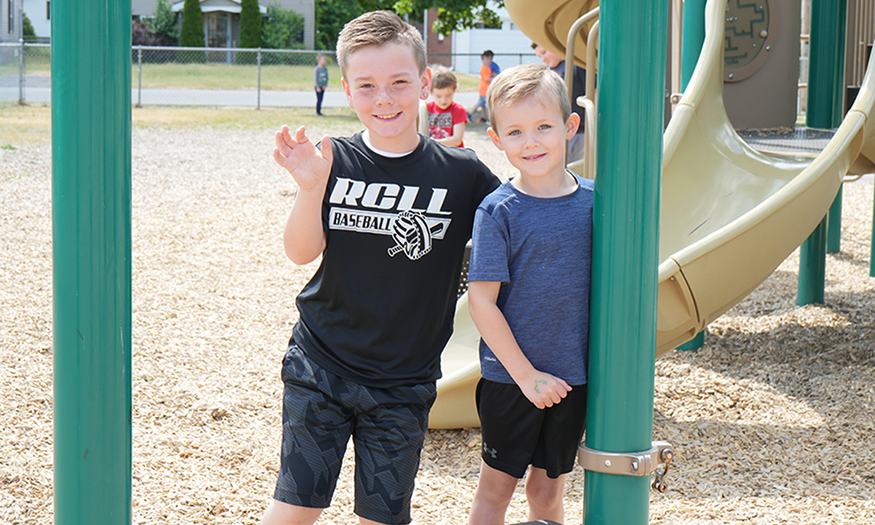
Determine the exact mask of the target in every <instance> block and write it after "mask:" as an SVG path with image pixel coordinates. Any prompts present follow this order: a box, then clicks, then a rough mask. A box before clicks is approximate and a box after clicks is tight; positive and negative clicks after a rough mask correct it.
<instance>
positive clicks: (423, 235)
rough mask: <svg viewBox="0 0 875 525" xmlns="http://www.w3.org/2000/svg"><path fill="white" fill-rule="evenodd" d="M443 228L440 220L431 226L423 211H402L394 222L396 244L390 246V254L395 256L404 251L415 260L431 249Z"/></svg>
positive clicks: (393, 236) (393, 234)
mask: <svg viewBox="0 0 875 525" xmlns="http://www.w3.org/2000/svg"><path fill="white" fill-rule="evenodd" d="M443 229H444V225H443V223H440V222H439V223H436V224H433V225H432V226H431V227H429V225H428V223H427V222H426V218H425V215H423V214H422V213H421V212H418V211H411V210H406V211H402V212H401V213H399V214H398V216H396V217H395V220H394V221H393V224H392V238H393V239H394V240H395V246H392V247H391V248H389V256H390V257H395V255H396V254H398V252H401V251H403V252H404V253H405V254H406V255H407V257H408V258H409V259H410V260H412V261H415V260H417V259H419V258H420V257H422V256H423V255H425V254H427V253H428V252H430V251H431V247H432V241H433V239H434V236H435V235H438V234H439V233H440V232H441V230H443Z"/></svg>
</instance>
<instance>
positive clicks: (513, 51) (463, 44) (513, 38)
mask: <svg viewBox="0 0 875 525" xmlns="http://www.w3.org/2000/svg"><path fill="white" fill-rule="evenodd" d="M493 9H495V8H493ZM495 11H496V12H497V13H498V15H499V17H500V18H501V29H468V30H465V31H460V32H457V33H454V34H453V47H454V48H455V49H454V50H453V52H454V53H455V54H456V55H463V56H457V57H456V59H455V63H454V65H453V68H454V69H455V70H456V71H458V72H459V73H467V74H469V75H477V74H479V72H480V65H481V61H480V54H481V53H483V51H485V50H487V49H490V50H492V52H493V53H495V55H496V57H495V59H494V62H495V63H496V64H498V67H500V68H501V69H502V70H504V69H506V68H509V67H511V66H516V65H519V64H529V63H532V62H540V61H539V60H538V57H536V56H535V52H534V50H532V41H531V39H530V38H529V37H527V36H526V35H524V34H523V32H522V31H520V30H519V29H517V27H516V24H514V23H513V21H511V19H510V15H508V14H507V10H505V9H503V8H502V9H495ZM464 55H470V56H464Z"/></svg>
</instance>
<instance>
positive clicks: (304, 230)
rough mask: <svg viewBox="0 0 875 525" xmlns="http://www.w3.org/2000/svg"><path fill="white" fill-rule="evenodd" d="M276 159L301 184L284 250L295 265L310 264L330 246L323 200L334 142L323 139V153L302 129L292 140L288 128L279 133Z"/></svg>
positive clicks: (290, 218) (287, 227)
mask: <svg viewBox="0 0 875 525" xmlns="http://www.w3.org/2000/svg"><path fill="white" fill-rule="evenodd" d="M273 158H274V160H276V161H277V163H278V164H279V165H280V166H282V167H283V168H285V169H286V170H287V171H288V172H289V173H291V174H292V178H294V179H295V182H296V183H297V184H298V191H297V194H296V195H295V202H294V203H293V204H292V210H291V212H289V218H288V220H286V227H285V229H284V230H283V247H284V248H285V251H286V255H287V256H288V257H289V259H291V260H292V262H294V263H295V264H307V263H309V262H311V261H313V260H314V259H316V257H318V256H319V255H320V254H321V253H322V252H323V251H324V250H325V246H326V239H325V231H324V230H323V229H322V199H323V197H324V195H325V188H326V187H327V186H328V176H329V174H330V173H331V164H332V162H333V159H334V157H333V154H332V149H331V139H330V138H329V137H328V136H327V135H326V136H325V137H323V138H322V151H319V150H317V149H316V146H314V145H313V143H312V142H310V139H308V138H307V135H306V133H305V129H304V126H301V127H300V128H298V129H297V131H296V132H295V136H294V137H292V135H291V133H290V132H289V127H288V126H283V127H282V129H281V130H280V131H277V133H276V148H275V149H274V150H273Z"/></svg>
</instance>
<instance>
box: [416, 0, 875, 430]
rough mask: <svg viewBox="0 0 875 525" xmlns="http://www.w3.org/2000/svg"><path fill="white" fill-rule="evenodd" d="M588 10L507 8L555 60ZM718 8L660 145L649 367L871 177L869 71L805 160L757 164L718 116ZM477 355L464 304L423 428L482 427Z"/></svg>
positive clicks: (532, 4)
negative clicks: (852, 179)
mask: <svg viewBox="0 0 875 525" xmlns="http://www.w3.org/2000/svg"><path fill="white" fill-rule="evenodd" d="M596 4H597V2H595V1H594V0H570V1H568V2H566V3H564V4H562V5H560V6H558V7H557V8H556V9H555V10H554V11H553V12H552V13H545V12H544V9H543V6H544V3H543V2H541V1H539V0H506V5H507V9H508V11H509V12H510V13H511V17H512V18H513V19H514V21H515V22H517V24H518V26H519V27H520V29H522V30H523V31H524V32H525V33H526V34H527V35H529V36H530V37H534V38H535V39H538V40H540V39H542V38H546V37H547V35H552V36H550V38H549V42H550V44H551V45H549V47H556V48H558V49H557V51H562V50H563V48H564V45H562V44H561V42H564V36H563V35H564V33H562V32H561V31H563V30H564V31H567V28H569V27H570V26H571V24H572V23H574V20H575V19H576V18H577V17H578V16H580V15H582V14H583V13H585V12H586V11H588V10H589V9H591V8H593V7H595V6H596ZM725 4H726V0H710V1H709V2H708V5H707V8H706V20H705V31H706V36H705V42H704V45H703V48H702V53H701V55H700V56H699V61H698V63H697V65H696V69H695V71H694V73H693V76H692V78H691V79H690V83H689V86H688V87H687V90H686V92H685V93H684V95H683V98H682V99H681V101H680V103H679V105H678V107H677V109H676V111H675V113H674V115H673V116H672V119H671V122H670V123H669V125H668V128H667V129H666V131H665V135H664V155H663V174H662V202H661V207H660V208H661V217H660V239H659V242H660V249H659V251H660V254H659V257H660V261H661V263H660V265H659V289H658V296H659V298H658V315H657V337H656V340H657V341H656V344H657V348H656V356H657V357H659V356H661V355H663V354H665V353H666V352H668V351H669V350H671V349H673V348H676V347H677V346H678V345H680V344H682V343H684V342H686V341H688V340H690V339H692V338H693V337H694V336H695V335H696V334H697V333H698V332H700V331H701V330H703V329H704V328H705V326H706V325H707V324H708V323H710V322H711V321H713V320H714V319H716V318H717V317H719V316H720V315H721V314H723V313H724V312H726V311H727V310H729V309H730V308H732V307H733V306H734V305H735V304H737V303H738V302H739V301H741V300H742V299H743V298H744V297H745V296H747V295H748V294H749V293H750V292H751V291H753V289H754V288H756V287H757V286H759V285H760V283H762V282H763V281H764V280H765V279H766V278H768V276H769V275H771V273H772V272H773V271H774V270H775V268H777V267H778V265H779V264H781V262H782V261H783V260H784V259H786V258H787V256H788V255H790V254H791V253H792V252H793V251H794V250H795V249H796V248H797V247H798V246H799V245H800V244H801V243H802V242H803V241H804V240H805V239H806V238H807V237H808V236H809V235H810V234H811V232H812V231H814V228H815V227H816V226H817V225H818V224H819V223H820V221H821V219H823V217H824V216H825V215H826V213H827V211H828V209H829V207H830V205H831V204H832V202H833V199H834V198H835V195H836V193H837V192H838V189H839V187H840V185H841V184H842V178H843V177H844V175H845V173H847V172H848V170H849V169H850V168H851V167H852V165H853V166H855V168H856V170H866V169H869V172H871V171H872V170H871V169H870V168H871V167H873V166H875V162H873V161H875V119H873V107H875V67H873V66H872V65H871V64H870V66H869V69H868V71H867V72H866V77H865V79H864V81H863V86H862V88H861V89H860V92H859V94H858V96H857V99H856V102H855V103H854V106H853V107H852V108H851V110H850V111H849V112H848V114H847V116H846V117H845V119H844V121H843V122H842V125H841V126H840V127H839V129H838V130H837V132H836V133H835V135H834V136H833V138H832V140H830V142H829V143H828V144H827V146H826V147H825V148H824V149H823V151H822V152H821V153H820V154H819V155H818V156H817V157H816V158H814V159H813V160H812V159H801V158H793V157H788V156H778V155H768V154H764V153H760V152H758V151H756V150H754V149H753V148H751V147H750V146H748V145H747V144H746V143H745V142H744V141H743V140H742V139H741V138H740V137H739V136H738V134H737V133H736V132H735V130H734V129H733V128H732V125H731V124H730V122H729V118H728V117H727V115H726V111H725V109H724V107H723V32H724V31H723V27H724V26H723V24H724V16H725V15H724V9H725ZM521 15H525V16H521ZM560 15H561V17H560ZM560 37H561V38H560ZM544 41H546V40H544ZM575 56H576V57H577V61H578V62H581V59H580V57H581V56H585V53H584V52H583V51H582V50H580V49H577V47H575ZM872 63H873V64H875V60H873V61H872ZM867 124H868V125H867ZM478 344H479V335H478V333H477V329H476V327H475V326H474V323H473V321H471V318H470V314H469V313H468V303H467V297H466V296H463V297H462V298H460V300H459V303H458V306H457V312H456V319H455V332H454V334H453V337H452V338H451V339H450V341H449V343H448V345H447V348H446V350H445V351H444V354H443V359H442V363H441V368H442V371H443V378H442V379H441V380H439V381H438V397H437V401H436V403H435V406H434V408H433V409H432V412H431V417H430V420H429V426H430V427H431V428H462V427H476V426H479V420H478V417H477V412H476V407H475V405H474V390H475V386H476V384H477V381H478V380H479V377H480V366H479V359H478Z"/></svg>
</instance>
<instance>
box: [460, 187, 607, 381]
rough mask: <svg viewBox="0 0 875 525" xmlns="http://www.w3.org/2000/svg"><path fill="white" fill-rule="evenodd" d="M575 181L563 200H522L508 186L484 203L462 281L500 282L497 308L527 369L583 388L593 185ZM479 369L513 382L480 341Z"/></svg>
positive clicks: (492, 377) (488, 375) (522, 196)
mask: <svg viewBox="0 0 875 525" xmlns="http://www.w3.org/2000/svg"><path fill="white" fill-rule="evenodd" d="M569 173H570V172H569ZM574 177H575V178H576V179H577V189H576V190H575V191H574V192H572V193H570V194H568V195H564V196H562V197H556V198H548V199H545V198H539V197H533V196H531V195H526V194H525V193H523V192H521V191H519V190H518V189H516V188H515V187H514V186H513V184H511V183H510V182H509V181H508V182H505V183H504V184H502V185H501V186H499V187H498V188H497V189H496V190H495V191H493V192H492V193H491V194H489V195H488V196H487V197H486V198H485V199H483V202H482V203H481V204H480V206H479V207H478V208H477V213H476V215H475V218H474V233H473V236H472V248H471V266H470V270H469V272H468V280H469V281H498V282H501V283H502V285H501V289H500V291H499V293H498V301H497V304H498V307H499V308H500V309H501V311H502V313H504V317H505V318H506V319H507V322H508V324H509V325H510V328H511V331H512V332H513V334H514V337H515V338H516V341H517V343H518V344H519V346H520V348H521V349H522V351H523V353H524V354H525V355H526V357H527V358H528V359H529V361H530V362H531V363H532V366H534V367H535V368H536V369H537V370H540V371H542V372H546V373H549V374H552V375H554V376H556V377H559V378H562V379H564V380H565V381H566V382H567V383H568V384H570V385H582V384H584V383H586V378H587V377H586V370H587V368H586V367H587V358H588V354H589V289H590V268H591V266H592V204H593V182H592V181H591V180H586V179H581V178H580V177H577V176H576V175H575V176H574ZM480 368H481V374H482V375H483V377H484V378H485V379H488V380H490V381H495V382H499V383H513V382H514V381H513V379H512V378H511V377H510V374H508V373H507V370H505V369H504V366H502V364H501V363H500V362H499V361H498V359H497V358H496V357H495V354H493V353H492V350H490V349H489V346H487V345H486V342H485V341H483V340H482V339H481V340H480Z"/></svg>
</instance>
